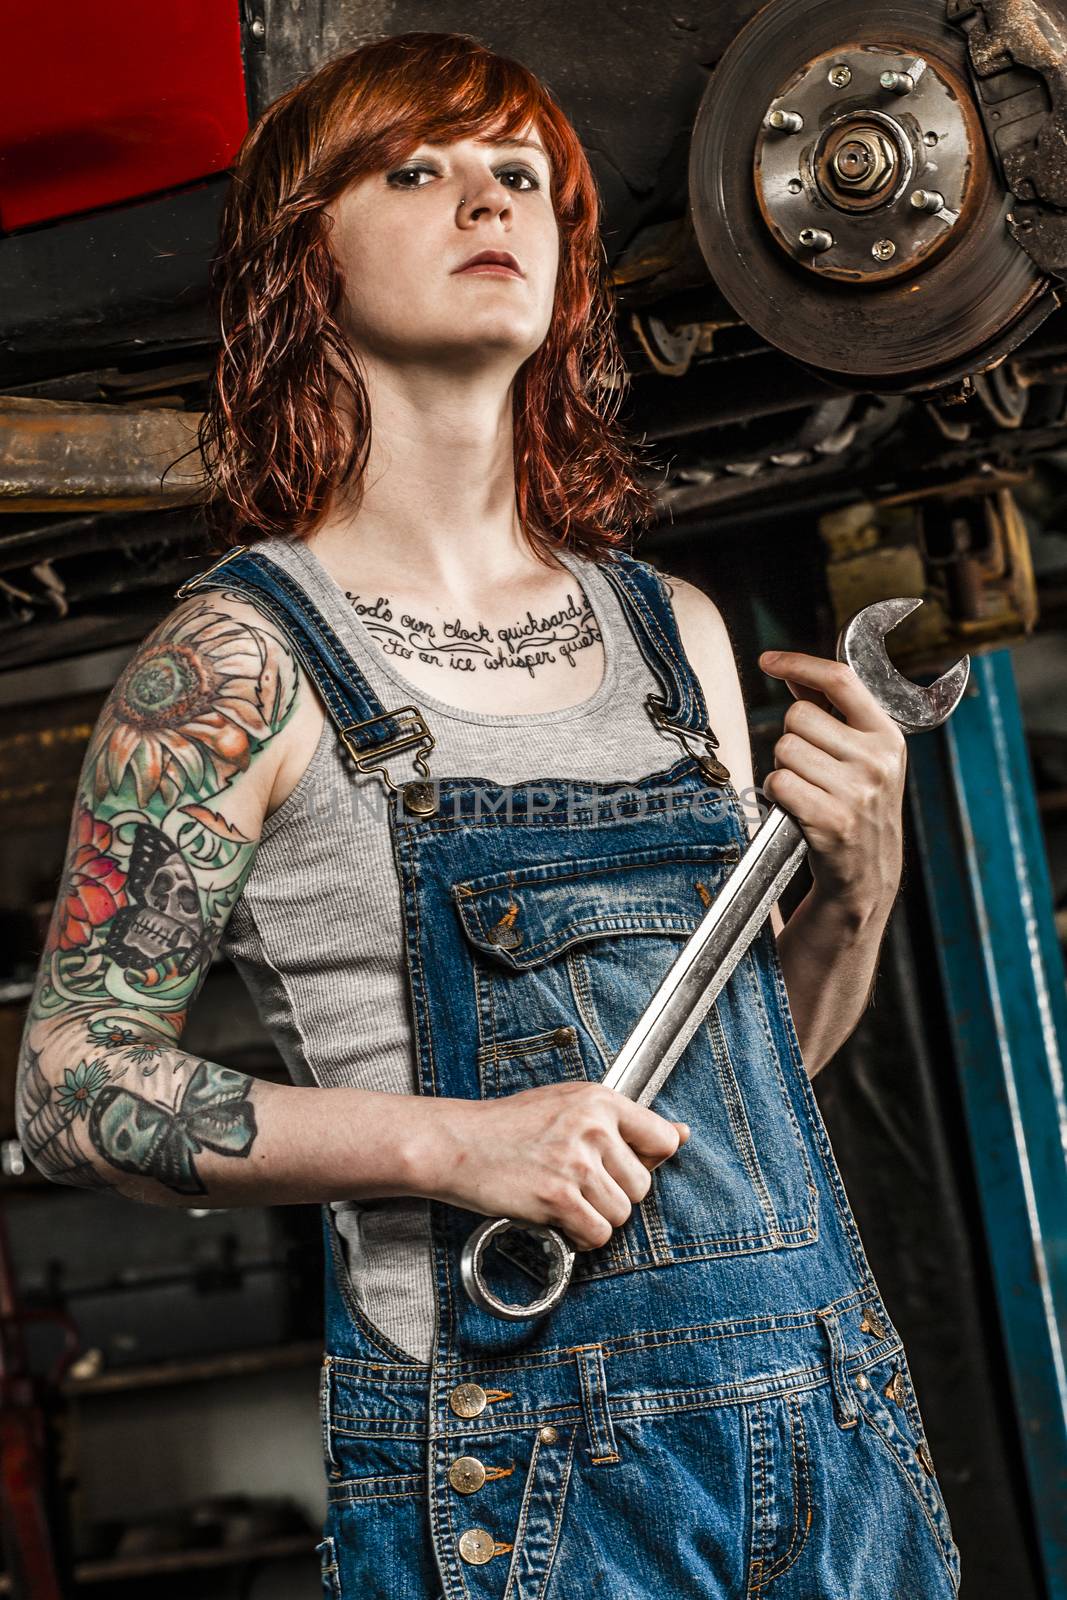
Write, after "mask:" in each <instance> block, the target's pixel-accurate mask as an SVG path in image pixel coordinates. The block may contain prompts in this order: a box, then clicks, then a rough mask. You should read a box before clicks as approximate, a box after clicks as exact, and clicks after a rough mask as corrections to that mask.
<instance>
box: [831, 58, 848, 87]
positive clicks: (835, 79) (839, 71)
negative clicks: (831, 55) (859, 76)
mask: <svg viewBox="0 0 1067 1600" xmlns="http://www.w3.org/2000/svg"><path fill="white" fill-rule="evenodd" d="M826 76H827V77H828V78H829V80H830V82H831V83H832V84H833V86H834V88H835V89H847V88H848V86H849V84H850V83H851V82H852V68H851V67H846V66H845V64H844V62H843V61H841V62H838V64H837V66H836V67H831V68H830V70H829V72H828V73H827V74H826Z"/></svg>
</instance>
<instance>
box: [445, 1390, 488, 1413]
mask: <svg viewBox="0 0 1067 1600" xmlns="http://www.w3.org/2000/svg"><path fill="white" fill-rule="evenodd" d="M448 1403H449V1405H450V1406H451V1407H452V1410H453V1411H454V1412H455V1413H456V1416H457V1417H476V1416H478V1415H479V1414H480V1413H481V1412H483V1411H484V1410H485V1408H486V1406H487V1405H488V1404H489V1398H488V1396H487V1395H486V1392H485V1390H484V1389H483V1388H482V1386H481V1384H479V1383H457V1385H456V1387H455V1388H454V1389H453V1390H452V1393H451V1394H450V1395H449V1397H448Z"/></svg>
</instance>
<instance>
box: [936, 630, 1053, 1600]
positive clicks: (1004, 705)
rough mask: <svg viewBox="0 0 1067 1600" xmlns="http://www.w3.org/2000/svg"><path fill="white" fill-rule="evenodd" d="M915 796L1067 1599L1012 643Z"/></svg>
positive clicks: (988, 1204) (1044, 1529)
mask: <svg viewBox="0 0 1067 1600" xmlns="http://www.w3.org/2000/svg"><path fill="white" fill-rule="evenodd" d="M908 748H909V761H910V774H909V784H908V790H909V796H910V800H911V804H912V807H913V814H914V817H915V823H916V830H917V836H918V839H919V841H920V843H921V852H922V867H923V874H924V878H925V881H926V885H927V890H928V893H929V897H930V901H931V907H932V912H933V920H934V925H935V929H936V932H937V936H938V960H939V964H940V968H941V975H942V979H943V982H944V988H945V994H946V1001H947V1005H948V1013H949V1022H950V1026H951V1029H952V1034H953V1039H954V1043H955V1049H956V1058H957V1068H958V1072H959V1076H960V1085H961V1094H962V1100H963V1105H964V1109H965V1114H966V1117H967V1123H968V1133H969V1138H970V1146H971V1152H972V1157H973V1163H974V1172H975V1177H976V1181H977V1187H978V1192H979V1196H980V1199H981V1205H982V1210H983V1215H984V1219H985V1235H986V1249H987V1252H988V1259H989V1265H990V1269H991V1272H992V1276H993V1280H994V1284H995V1287H996V1294H997V1301H998V1305H999V1310H1000V1321H1001V1328H1002V1332H1003V1337H1004V1346H1005V1352H1006V1356H1007V1362H1008V1368H1009V1371H1010V1374H1011V1382H1012V1387H1013V1392H1014V1399H1015V1409H1016V1414H1017V1416H1018V1418H1019V1433H1020V1446H1021V1449H1022V1453H1023V1457H1024V1459H1025V1461H1026V1467H1027V1474H1028V1478H1029V1488H1030V1499H1031V1504H1032V1506H1033V1511H1034V1522H1035V1528H1036V1533H1037V1539H1038V1545H1039V1548H1040V1552H1041V1557H1042V1560H1043V1562H1044V1569H1045V1576H1046V1581H1047V1584H1048V1596H1049V1600H1067V1527H1065V1524H1064V1517H1063V1508H1064V1506H1065V1505H1067V1361H1065V1348H1064V1346H1065V1340H1067V1101H1065V1089H1064V1061H1065V1058H1067V989H1065V984H1064V963H1063V954H1062V951H1061V949H1060V946H1059V941H1058V939H1057V936H1056V930H1055V923H1054V920H1053V908H1052V888H1051V883H1050V879H1049V871H1048V863H1047V860H1046V857H1045V848H1044V840H1043V836H1042V831H1041V824H1040V818H1039V814H1038V808H1037V802H1036V797H1035V792H1034V783H1033V776H1032V772H1031V768H1030V761H1029V756H1028V753H1027V747H1026V741H1025V737H1024V732H1023V724H1022V717H1021V714H1020V707H1019V697H1018V692H1017V688H1016V684H1015V677H1014V672H1013V668H1012V660H1011V654H1010V651H1008V650H995V651H991V652H989V653H988V654H985V655H980V656H978V657H977V658H976V659H975V660H974V661H973V662H972V673H971V684H970V686H969V692H968V694H967V695H965V696H964V699H963V700H962V702H961V703H960V705H959V706H958V708H957V710H956V712H955V714H954V715H953V717H952V718H951V719H950V720H949V722H947V723H946V724H945V725H944V726H943V727H942V728H940V729H937V730H935V731H934V732H931V733H922V734H916V735H915V736H914V737H913V738H912V739H911V740H910V741H909V746H908Z"/></svg>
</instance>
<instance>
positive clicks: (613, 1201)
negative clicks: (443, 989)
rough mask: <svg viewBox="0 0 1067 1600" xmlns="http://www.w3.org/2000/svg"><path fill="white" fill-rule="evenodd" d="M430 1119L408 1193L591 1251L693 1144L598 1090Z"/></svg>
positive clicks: (505, 1100)
mask: <svg viewBox="0 0 1067 1600" xmlns="http://www.w3.org/2000/svg"><path fill="white" fill-rule="evenodd" d="M425 1104H426V1106H427V1108H432V1111H433V1115H432V1116H428V1117H427V1119H426V1122H425V1124H424V1132H425V1138H424V1140H422V1141H420V1143H421V1145H422V1149H421V1151H420V1153H419V1156H418V1157H417V1158H416V1161H415V1163H414V1170H413V1174H412V1187H411V1188H410V1189H409V1191H408V1192H409V1193H412V1194H419V1195H421V1196H423V1197H424V1198H426V1199H433V1200H443V1201H446V1202H447V1203H448V1204H449V1205H455V1206H462V1207H464V1208H465V1209H466V1210H468V1211H475V1212H478V1213H480V1214H481V1215H483V1216H487V1217H513V1218H515V1220H516V1221H523V1222H539V1223H542V1224H545V1225H547V1226H548V1227H554V1228H558V1229H559V1230H560V1231H561V1232H562V1233H564V1234H565V1235H566V1237H567V1239H568V1241H569V1243H570V1244H571V1246H572V1248H573V1249H575V1250H595V1249H596V1248H597V1247H598V1246H599V1245H603V1244H606V1243H607V1241H608V1240H609V1239H610V1238H611V1235H612V1232H613V1231H614V1229H615V1228H618V1227H621V1226H622V1224H623V1223H624V1222H626V1221H627V1220H628V1218H629V1216H630V1213H631V1211H632V1210H633V1207H634V1205H635V1204H636V1203H638V1202H640V1201H641V1200H643V1199H644V1198H645V1195H646V1194H647V1193H648V1191H649V1189H650V1188H651V1186H652V1169H653V1168H655V1167H658V1166H659V1164H660V1162H662V1161H666V1160H667V1159H668V1158H669V1157H670V1156H673V1155H674V1154H675V1153H676V1151H677V1150H678V1148H679V1146H680V1145H681V1144H683V1143H684V1142H685V1140H686V1139H688V1137H689V1129H688V1127H687V1125H686V1124H685V1123H684V1122H672V1121H669V1120H668V1119H667V1118H666V1117H661V1116H660V1115H659V1113H658V1112H656V1111H653V1110H652V1109H651V1108H650V1107H648V1106H640V1105H637V1104H636V1102H635V1101H633V1100H629V1099H627V1098H626V1096H625V1095H622V1094H619V1093H618V1091H617V1090H615V1089H607V1088H605V1087H604V1085H603V1084H599V1083H574V1082H567V1083H546V1084H539V1085H537V1087H535V1088H532V1089H522V1090H520V1091H519V1093H518V1094H512V1095H505V1096H503V1097H501V1098H500V1099H495V1100H463V1099H437V1100H427V1101H426V1102H425Z"/></svg>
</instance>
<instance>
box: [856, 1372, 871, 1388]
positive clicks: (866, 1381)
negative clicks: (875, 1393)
mask: <svg viewBox="0 0 1067 1600" xmlns="http://www.w3.org/2000/svg"><path fill="white" fill-rule="evenodd" d="M870 1387H871V1380H870V1378H868V1376H867V1374H866V1373H865V1372H859V1373H857V1374H856V1388H857V1389H869V1388H870Z"/></svg>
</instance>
